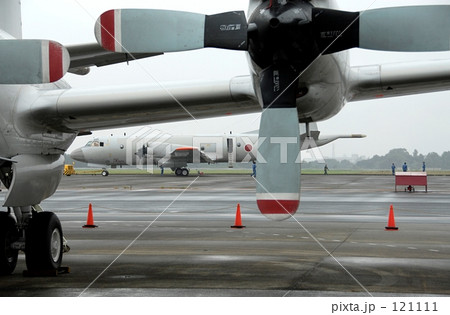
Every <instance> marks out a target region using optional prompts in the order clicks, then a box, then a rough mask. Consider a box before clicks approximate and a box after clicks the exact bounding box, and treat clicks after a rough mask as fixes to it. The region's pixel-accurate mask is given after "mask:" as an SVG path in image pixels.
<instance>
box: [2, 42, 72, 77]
mask: <svg viewBox="0 0 450 315" xmlns="http://www.w3.org/2000/svg"><path fill="white" fill-rule="evenodd" d="M69 64H70V56H69V53H68V51H67V49H66V48H65V47H64V46H62V45H61V44H59V43H57V42H54V41H49V40H37V39H26V40H25V39H3V40H0V73H1V75H0V84H42V83H49V82H54V81H58V80H59V79H61V78H62V77H63V76H64V74H66V72H67V70H68V69H69Z"/></svg>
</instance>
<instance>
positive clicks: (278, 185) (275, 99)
mask: <svg viewBox="0 0 450 315" xmlns="http://www.w3.org/2000/svg"><path fill="white" fill-rule="evenodd" d="M448 16H450V6H418V7H397V8H383V9H377V10H369V11H365V12H364V14H360V13H359V12H344V11H337V10H330V9H325V8H317V7H314V6H312V4H311V3H310V1H307V0H270V1H263V2H262V3H261V4H260V5H259V7H257V8H256V9H255V10H254V11H253V14H252V15H251V16H250V18H249V21H248V23H247V21H246V20H245V14H244V12H242V11H236V12H227V13H222V14H216V15H209V16H208V15H202V14H197V13H189V12H180V11H164V10H149V9H142V10H137V9H122V10H111V11H107V12H105V13H103V14H102V15H101V16H100V18H99V20H98V22H97V24H96V31H95V33H96V37H97V41H98V42H99V43H100V44H101V45H102V46H103V47H104V48H106V49H109V50H112V51H118V52H129V53H161V52H173V51H184V50H191V49H198V48H203V47H217V48H226V49H233V50H247V51H248V53H249V55H250V57H251V59H252V62H253V63H254V65H255V69H256V71H257V76H258V79H259V80H258V82H257V83H259V86H257V87H256V88H257V89H258V91H257V94H258V95H259V99H260V101H261V103H262V104H261V105H262V108H263V111H262V114H261V124H260V129H259V132H260V135H259V137H260V138H259V152H258V175H257V177H256V180H257V203H258V207H259V209H260V211H261V212H262V213H263V214H264V215H266V216H267V217H269V218H271V219H286V218H289V217H290V216H291V215H293V214H294V213H295V212H296V211H297V208H298V205H299V203H300V201H299V200H300V199H299V197H300V158H299V152H300V139H299V128H298V113H297V104H296V102H297V99H296V98H297V89H298V78H299V76H300V75H301V73H302V71H304V70H305V69H306V68H307V67H308V66H309V65H310V64H311V62H313V61H314V60H315V59H316V58H317V57H319V56H320V55H321V54H327V53H334V52H338V51H342V50H346V49H350V48H353V47H360V48H367V49H376V50H386V51H436V50H449V49H450V22H449V21H450V20H449V19H447V17H448ZM437 21H439V25H438V26H437V27H436V23H437ZM436 30H438V31H436ZM417 35H419V38H417V37H418V36H417Z"/></svg>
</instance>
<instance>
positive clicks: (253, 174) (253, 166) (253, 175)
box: [251, 161, 256, 177]
mask: <svg viewBox="0 0 450 315" xmlns="http://www.w3.org/2000/svg"><path fill="white" fill-rule="evenodd" d="M252 171H253V173H252V175H251V176H252V177H256V162H255V161H253V165H252Z"/></svg>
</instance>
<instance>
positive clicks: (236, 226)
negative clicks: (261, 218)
mask: <svg viewBox="0 0 450 315" xmlns="http://www.w3.org/2000/svg"><path fill="white" fill-rule="evenodd" d="M231 228H233V229H242V228H245V225H242V220H241V205H240V204H237V209H236V219H235V221H234V225H232V226H231Z"/></svg>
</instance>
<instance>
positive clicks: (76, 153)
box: [70, 148, 86, 162]
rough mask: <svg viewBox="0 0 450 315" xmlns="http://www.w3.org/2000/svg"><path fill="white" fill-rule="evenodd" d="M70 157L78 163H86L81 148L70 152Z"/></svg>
mask: <svg viewBox="0 0 450 315" xmlns="http://www.w3.org/2000/svg"><path fill="white" fill-rule="evenodd" d="M70 157H71V158H72V159H74V160H76V161H80V162H86V159H85V157H84V154H83V151H82V150H81V148H78V149H75V150H74V151H72V153H70Z"/></svg>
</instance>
